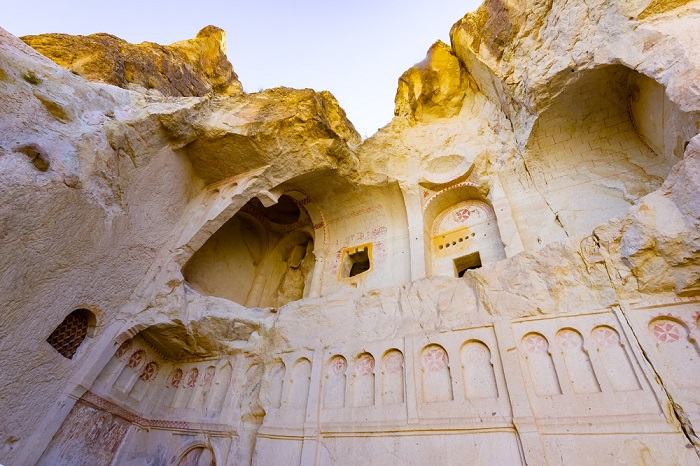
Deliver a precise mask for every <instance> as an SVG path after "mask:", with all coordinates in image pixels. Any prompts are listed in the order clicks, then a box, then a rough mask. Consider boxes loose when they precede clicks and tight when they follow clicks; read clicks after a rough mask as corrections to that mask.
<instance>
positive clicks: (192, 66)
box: [22, 26, 242, 97]
mask: <svg viewBox="0 0 700 466" xmlns="http://www.w3.org/2000/svg"><path fill="white" fill-rule="evenodd" d="M225 37H226V33H225V32H224V31H223V30H222V29H219V28H217V27H215V26H207V27H206V28H204V29H202V30H201V31H199V33H198V34H197V37H195V38H194V39H190V40H185V41H181V42H175V43H174V44H171V45H166V46H162V45H158V44H154V43H152V42H144V43H142V44H130V43H128V42H126V41H124V40H122V39H119V38H118V37H115V36H112V35H110V34H91V35H89V36H71V35H68V34H41V35H37V36H25V37H22V40H23V41H24V42H25V43H27V44H29V45H31V46H32V47H33V48H34V49H36V50H37V51H39V52H40V53H41V54H42V55H45V56H47V57H49V58H50V59H51V60H53V61H54V62H56V63H57V64H58V65H60V66H62V67H64V68H66V69H67V70H69V71H71V72H72V73H74V74H76V75H78V76H81V77H83V78H85V79H87V80H89V81H97V82H102V83H106V84H112V85H115V86H119V87H124V88H126V87H129V86H132V87H133V86H140V87H142V88H145V89H152V90H156V91H159V92H161V93H162V94H163V95H166V96H172V97H190V96H204V95H207V94H209V93H212V92H213V93H215V94H224V95H230V94H240V93H241V92H242V87H241V83H240V82H239V81H238V76H236V73H235V72H234V71H233V67H232V66H231V63H230V62H229V61H228V59H227V58H226V44H225Z"/></svg>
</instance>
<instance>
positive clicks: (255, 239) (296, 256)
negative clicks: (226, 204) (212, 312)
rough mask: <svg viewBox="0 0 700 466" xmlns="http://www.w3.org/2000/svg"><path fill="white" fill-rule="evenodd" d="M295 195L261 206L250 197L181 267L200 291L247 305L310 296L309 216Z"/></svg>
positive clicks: (280, 302)
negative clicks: (267, 205)
mask: <svg viewBox="0 0 700 466" xmlns="http://www.w3.org/2000/svg"><path fill="white" fill-rule="evenodd" d="M294 194H295V193H290V194H282V195H281V196H279V199H278V201H277V203H275V204H273V205H271V206H269V207H265V206H263V204H262V202H260V200H259V199H258V198H253V199H252V200H251V201H249V202H248V203H247V204H246V205H245V206H244V207H243V208H241V210H240V211H239V212H238V213H236V214H235V215H234V216H233V217H232V218H231V219H230V220H228V221H227V222H226V223H225V224H224V225H223V226H222V227H221V228H219V230H217V231H216V232H215V233H214V234H213V235H212V236H211V237H210V238H209V239H208V240H207V241H206V242H205V243H204V244H203V245H202V247H201V248H199V250H197V251H196V252H195V253H194V254H193V255H192V257H191V258H190V259H189V261H188V262H187V263H186V264H185V266H184V268H183V276H184V277H185V280H186V281H187V283H188V284H189V285H190V286H191V287H193V288H194V289H195V290H197V291H199V292H200V293H202V294H205V295H210V296H217V297H220V298H226V299H230V300H232V301H235V302H237V303H239V304H242V305H245V306H249V307H279V306H282V305H284V304H286V303H287V302H290V301H295V300H297V299H301V298H303V297H304V296H307V295H308V294H309V291H310V288H311V281H312V280H311V279H312V276H313V273H314V265H315V255H314V253H313V251H314V226H313V225H314V224H313V219H312V217H311V216H310V215H309V213H308V211H307V210H306V209H305V207H304V203H303V202H302V201H300V200H299V199H297V197H299V196H298V195H297V196H295V195H294Z"/></svg>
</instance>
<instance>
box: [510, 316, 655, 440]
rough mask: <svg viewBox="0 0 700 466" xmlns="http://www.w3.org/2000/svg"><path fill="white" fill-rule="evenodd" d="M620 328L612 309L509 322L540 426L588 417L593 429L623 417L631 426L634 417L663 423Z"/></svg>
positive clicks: (575, 422) (579, 423)
mask: <svg viewBox="0 0 700 466" xmlns="http://www.w3.org/2000/svg"><path fill="white" fill-rule="evenodd" d="M624 328H625V327H624V326H622V325H621V324H620V322H619V320H618V318H617V316H616V315H615V313H614V312H612V311H601V312H591V313H587V314H581V315H567V316H560V317H537V318H529V319H518V320H516V321H514V322H513V334H514V337H515V341H516V342H517V345H518V346H517V350H518V353H519V355H520V365H521V370H522V373H523V378H524V381H525V385H526V390H527V394H528V400H529V402H530V405H531V408H532V411H533V413H534V415H535V417H536V418H538V419H541V420H542V424H547V423H548V422H550V421H551V422H554V420H555V419H558V420H559V421H556V422H559V423H561V422H563V423H571V424H572V425H577V426H578V427H576V429H578V428H581V429H585V426H586V424H587V423H586V422H582V421H581V420H582V419H586V418H591V419H596V421H595V422H593V421H592V423H591V424H590V427H591V428H592V429H593V430H595V429H603V430H604V429H606V427H604V425H605V423H606V422H611V423H613V424H614V423H615V422H618V421H619V424H620V425H622V424H624V423H625V421H624V420H625V419H627V420H628V421H629V423H630V426H632V425H633V424H634V418H635V417H637V416H647V417H649V419H650V420H651V421H650V422H652V421H653V420H654V419H656V421H653V422H664V419H663V416H662V410H661V406H660V404H659V401H658V399H657V396H656V393H655V391H654V390H653V389H652V386H651V385H650V383H649V381H648V380H647V378H646V375H645V373H644V372H643V371H642V368H641V366H640V364H639V361H638V360H637V355H636V352H635V351H633V350H632V348H630V338H629V337H628V336H627V334H626V333H625V332H624V330H623V329H624ZM631 341H632V342H635V340H634V337H632V339H631ZM635 344H636V343H635ZM605 418H610V421H605Z"/></svg>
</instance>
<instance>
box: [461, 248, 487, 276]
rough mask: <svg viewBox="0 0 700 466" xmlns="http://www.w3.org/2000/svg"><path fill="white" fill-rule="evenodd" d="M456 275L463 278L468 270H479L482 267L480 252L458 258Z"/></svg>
mask: <svg viewBox="0 0 700 466" xmlns="http://www.w3.org/2000/svg"><path fill="white" fill-rule="evenodd" d="M454 264H455V273H456V274H457V276H458V277H460V278H461V277H463V276H464V272H466V271H467V270H472V269H478V268H479V267H481V256H480V255H479V252H478V251H477V252H473V253H471V254H467V255H466V256H462V257H458V258H456V259H455V260H454Z"/></svg>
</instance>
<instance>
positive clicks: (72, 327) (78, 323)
mask: <svg viewBox="0 0 700 466" xmlns="http://www.w3.org/2000/svg"><path fill="white" fill-rule="evenodd" d="M92 318H93V315H92V313H91V312H90V311H88V310H87V309H77V310H75V311H73V312H71V313H70V314H68V315H67V316H66V318H65V319H63V322H61V324H60V325H59V326H58V327H56V329H55V330H54V331H53V332H52V333H51V335H49V337H48V338H47V339H46V341H47V342H48V343H49V344H50V345H51V346H53V348H54V349H55V350H56V351H58V352H59V353H60V354H61V356H63V357H65V358H68V359H72V358H73V356H74V355H75V353H76V352H77V351H78V348H79V347H80V345H81V344H82V343H83V341H84V340H85V338H86V337H87V335H88V330H89V327H90V320H92Z"/></svg>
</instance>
